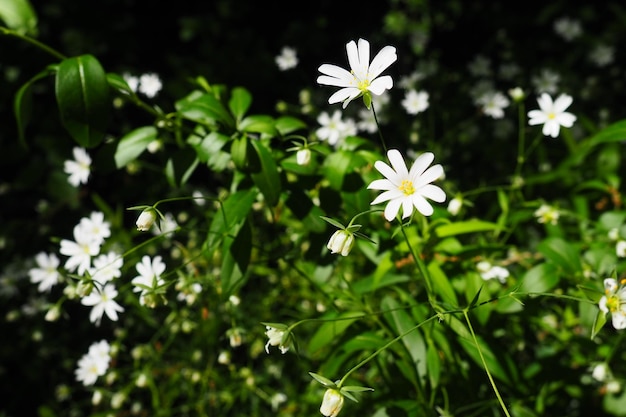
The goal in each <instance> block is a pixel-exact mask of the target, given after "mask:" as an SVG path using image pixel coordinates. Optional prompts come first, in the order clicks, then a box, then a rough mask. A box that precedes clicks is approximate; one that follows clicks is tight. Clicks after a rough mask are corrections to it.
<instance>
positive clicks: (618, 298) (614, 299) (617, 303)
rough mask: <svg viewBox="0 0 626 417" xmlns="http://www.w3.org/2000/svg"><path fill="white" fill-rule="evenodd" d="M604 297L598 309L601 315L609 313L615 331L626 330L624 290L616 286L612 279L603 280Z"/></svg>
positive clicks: (625, 294)
mask: <svg viewBox="0 0 626 417" xmlns="http://www.w3.org/2000/svg"><path fill="white" fill-rule="evenodd" d="M604 294H605V295H604V296H603V297H602V298H601V299H600V302H599V303H598V307H600V310H602V312H603V313H605V314H608V313H611V320H612V323H613V327H615V328H616V329H617V330H621V329H626V288H625V287H624V286H623V284H622V285H618V283H617V281H616V280H615V279H614V278H607V279H605V280H604Z"/></svg>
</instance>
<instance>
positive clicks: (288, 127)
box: [274, 116, 307, 136]
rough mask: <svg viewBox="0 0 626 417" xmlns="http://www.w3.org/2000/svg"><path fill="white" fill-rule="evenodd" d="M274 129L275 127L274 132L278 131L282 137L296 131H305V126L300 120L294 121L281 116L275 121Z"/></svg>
mask: <svg viewBox="0 0 626 417" xmlns="http://www.w3.org/2000/svg"><path fill="white" fill-rule="evenodd" d="M274 127H276V130H278V132H279V133H280V134H281V135H282V136H285V135H288V134H289V133H292V132H295V131H297V130H300V129H306V127H307V125H306V123H304V122H303V121H302V120H300V119H296V118H295V117H290V116H282V117H279V118H278V119H276V121H275V122H274Z"/></svg>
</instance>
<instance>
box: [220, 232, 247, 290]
mask: <svg viewBox="0 0 626 417" xmlns="http://www.w3.org/2000/svg"><path fill="white" fill-rule="evenodd" d="M251 253H252V229H251V228H250V223H249V222H248V221H244V222H243V224H242V226H241V227H240V228H239V230H238V231H237V235H236V236H235V237H233V236H232V235H231V234H229V235H227V236H226V237H225V238H224V241H223V243H222V268H221V271H220V278H221V285H222V294H221V295H222V297H223V298H224V299H227V298H228V297H229V296H230V295H231V294H233V293H234V292H235V290H236V289H237V288H239V287H240V286H241V285H243V282H244V279H245V277H246V271H247V270H248V265H249V264H250V255H251Z"/></svg>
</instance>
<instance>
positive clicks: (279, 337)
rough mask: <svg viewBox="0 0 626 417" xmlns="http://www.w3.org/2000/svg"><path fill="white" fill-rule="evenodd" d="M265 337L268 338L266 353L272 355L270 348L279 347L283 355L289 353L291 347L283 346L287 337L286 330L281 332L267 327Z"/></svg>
mask: <svg viewBox="0 0 626 417" xmlns="http://www.w3.org/2000/svg"><path fill="white" fill-rule="evenodd" d="M265 329H266V331H265V335H266V336H267V338H268V341H267V343H266V344H265V352H266V353H267V354H269V353H270V346H278V349H280V353H282V354H283V355H284V354H285V353H287V351H288V350H289V346H285V345H283V338H284V336H285V331H284V330H279V329H276V328H274V327H271V326H265Z"/></svg>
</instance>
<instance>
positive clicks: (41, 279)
mask: <svg viewBox="0 0 626 417" xmlns="http://www.w3.org/2000/svg"><path fill="white" fill-rule="evenodd" d="M35 262H36V263H37V268H32V269H30V270H29V271H28V275H29V276H30V282H32V283H33V284H39V285H38V286H37V290H39V292H45V291H50V289H51V288H52V286H53V285H55V284H57V283H58V282H59V278H60V276H61V275H60V274H59V271H58V268H59V264H60V262H61V261H59V258H58V257H57V256H56V255H55V254H54V253H50V254H47V253H45V252H40V253H38V254H37V255H36V256H35Z"/></svg>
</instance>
